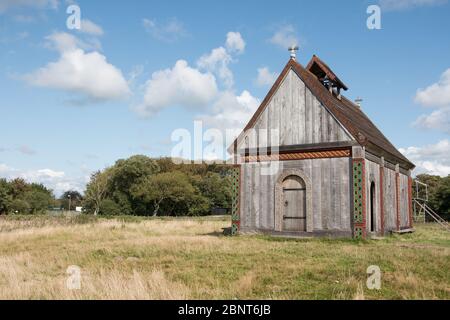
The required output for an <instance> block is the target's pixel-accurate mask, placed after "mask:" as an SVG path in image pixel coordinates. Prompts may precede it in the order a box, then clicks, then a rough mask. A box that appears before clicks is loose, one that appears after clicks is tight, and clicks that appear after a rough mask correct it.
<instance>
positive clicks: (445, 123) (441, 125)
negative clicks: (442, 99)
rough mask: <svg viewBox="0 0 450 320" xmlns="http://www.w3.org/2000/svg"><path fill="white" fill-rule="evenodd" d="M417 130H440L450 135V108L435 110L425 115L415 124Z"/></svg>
mask: <svg viewBox="0 0 450 320" xmlns="http://www.w3.org/2000/svg"><path fill="white" fill-rule="evenodd" d="M413 125H414V126H415V127H416V128H421V129H429V130H439V131H442V132H445V133H448V134H450V108H443V109H439V110H435V111H433V112H432V113H430V114H423V115H421V116H420V117H419V118H417V120H416V121H415V122H414V123H413Z"/></svg>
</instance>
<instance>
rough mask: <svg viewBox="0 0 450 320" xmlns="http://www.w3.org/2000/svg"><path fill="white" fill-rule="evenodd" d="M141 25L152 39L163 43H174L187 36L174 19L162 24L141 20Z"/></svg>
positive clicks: (181, 26) (180, 24)
mask: <svg viewBox="0 0 450 320" xmlns="http://www.w3.org/2000/svg"><path fill="white" fill-rule="evenodd" d="M142 25H143V26H144V28H145V30H146V31H147V32H148V33H149V34H150V35H151V36H152V37H153V38H155V39H157V40H160V41H164V42H175V41H177V40H179V39H180V38H183V37H185V36H187V34H188V33H187V31H186V30H185V28H184V25H183V23H181V22H180V21H178V20H177V19H176V18H172V19H171V20H169V21H167V22H166V23H163V24H161V23H158V22H157V21H156V20H152V19H142Z"/></svg>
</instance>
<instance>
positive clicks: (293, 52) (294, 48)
mask: <svg viewBox="0 0 450 320" xmlns="http://www.w3.org/2000/svg"><path fill="white" fill-rule="evenodd" d="M288 51H289V52H290V53H291V59H293V60H295V59H296V57H297V51H298V46H296V45H293V46H291V47H289V49H288Z"/></svg>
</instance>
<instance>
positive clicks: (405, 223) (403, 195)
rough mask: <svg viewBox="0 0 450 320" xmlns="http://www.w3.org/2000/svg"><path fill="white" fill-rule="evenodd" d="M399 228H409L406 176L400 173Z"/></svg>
mask: <svg viewBox="0 0 450 320" xmlns="http://www.w3.org/2000/svg"><path fill="white" fill-rule="evenodd" d="M399 186H400V190H399V193H400V228H401V229H406V228H408V227H409V211H408V210H409V197H408V176H407V175H404V174H402V173H400V184H399Z"/></svg>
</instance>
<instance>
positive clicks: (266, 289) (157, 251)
mask: <svg viewBox="0 0 450 320" xmlns="http://www.w3.org/2000/svg"><path fill="white" fill-rule="evenodd" d="M228 225H229V221H228V218H193V219H144V218H115V219H106V218H99V219H96V218H93V217H87V216H79V217H47V216H37V217H0V298H2V299H449V298H450V234H449V233H446V232H445V231H442V230H441V229H439V227H437V226H435V225H419V226H417V232H416V233H414V234H410V235H403V236H392V237H388V238H385V239H382V240H371V241H352V240H331V239H307V240H298V239H297V240H294V239H282V238H270V237H266V236H259V235H254V236H239V237H225V236H222V235H221V231H222V230H221V228H222V227H226V226H228ZM70 265H77V266H79V267H80V268H81V289H80V290H69V289H67V287H66V280H67V277H68V275H67V274H66V270H67V267H68V266H70ZM369 265H378V266H379V267H380V268H381V271H382V283H381V290H379V291H376V290H368V289H367V287H366V279H367V274H366V270H367V267H368V266H369Z"/></svg>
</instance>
